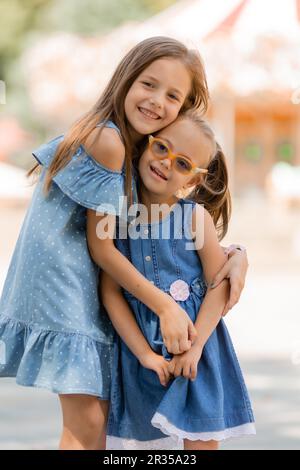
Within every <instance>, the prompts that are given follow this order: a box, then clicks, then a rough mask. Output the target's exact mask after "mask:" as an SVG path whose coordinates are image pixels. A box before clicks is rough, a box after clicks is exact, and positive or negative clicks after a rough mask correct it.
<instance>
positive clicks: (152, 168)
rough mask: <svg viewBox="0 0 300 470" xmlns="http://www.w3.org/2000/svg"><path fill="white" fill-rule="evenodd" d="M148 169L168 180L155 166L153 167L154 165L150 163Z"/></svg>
mask: <svg viewBox="0 0 300 470" xmlns="http://www.w3.org/2000/svg"><path fill="white" fill-rule="evenodd" d="M150 170H151V171H152V173H155V174H156V175H157V176H158V177H159V178H161V179H162V180H164V181H168V178H167V177H166V176H165V175H164V174H163V173H162V172H161V171H159V170H158V169H157V168H155V167H154V166H152V165H150Z"/></svg>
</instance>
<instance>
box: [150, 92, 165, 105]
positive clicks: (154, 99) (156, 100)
mask: <svg viewBox="0 0 300 470" xmlns="http://www.w3.org/2000/svg"><path fill="white" fill-rule="evenodd" d="M150 104H151V105H152V106H155V107H157V108H162V106H163V96H162V93H155V94H153V95H152V96H151V98H150Z"/></svg>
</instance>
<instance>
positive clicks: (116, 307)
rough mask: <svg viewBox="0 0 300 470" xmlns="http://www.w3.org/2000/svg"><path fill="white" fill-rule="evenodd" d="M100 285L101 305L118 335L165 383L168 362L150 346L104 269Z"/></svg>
mask: <svg viewBox="0 0 300 470" xmlns="http://www.w3.org/2000/svg"><path fill="white" fill-rule="evenodd" d="M100 285H101V297H102V302H103V305H104V307H105V308H106V310H107V313H108V315H109V317H110V319H111V322H112V324H113V326H114V328H115V330H116V331H117V333H118V334H119V336H120V337H121V338H122V340H123V341H124V343H126V345H127V346H128V348H129V349H130V350H131V352H132V353H133V354H134V355H135V357H136V358H137V359H138V361H139V362H140V364H141V365H142V366H143V367H145V368H146V369H151V370H154V371H155V372H156V373H157V375H158V378H159V380H160V383H161V384H162V385H167V383H168V381H169V378H170V374H169V372H168V362H167V361H166V360H165V359H164V358H163V357H162V356H159V355H158V354H156V353H155V352H154V351H153V350H152V349H151V348H150V346H149V344H148V342H147V341H146V339H145V337H144V335H143V334H142V332H141V330H140V328H139V326H138V324H137V322H136V320H135V317H134V315H133V313H132V311H131V309H130V307H129V305H128V303H127V302H126V300H125V298H124V296H123V294H122V291H121V288H120V287H119V286H118V284H116V282H115V281H114V280H113V279H112V278H111V277H110V276H109V275H108V274H107V273H106V272H104V271H102V273H101V284H100Z"/></svg>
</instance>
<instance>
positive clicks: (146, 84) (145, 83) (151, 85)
mask: <svg viewBox="0 0 300 470" xmlns="http://www.w3.org/2000/svg"><path fill="white" fill-rule="evenodd" d="M142 84H143V85H145V86H146V87H149V88H152V87H153V86H154V85H153V84H152V83H150V82H145V81H144V82H142Z"/></svg>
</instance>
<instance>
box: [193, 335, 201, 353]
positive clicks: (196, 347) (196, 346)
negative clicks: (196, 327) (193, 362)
mask: <svg viewBox="0 0 300 470" xmlns="http://www.w3.org/2000/svg"><path fill="white" fill-rule="evenodd" d="M203 348H204V344H203V341H202V340H201V339H199V338H197V339H196V340H195V341H194V343H193V344H192V349H193V350H194V351H196V352H197V353H199V355H200V356H201V354H202V351H203Z"/></svg>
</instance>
